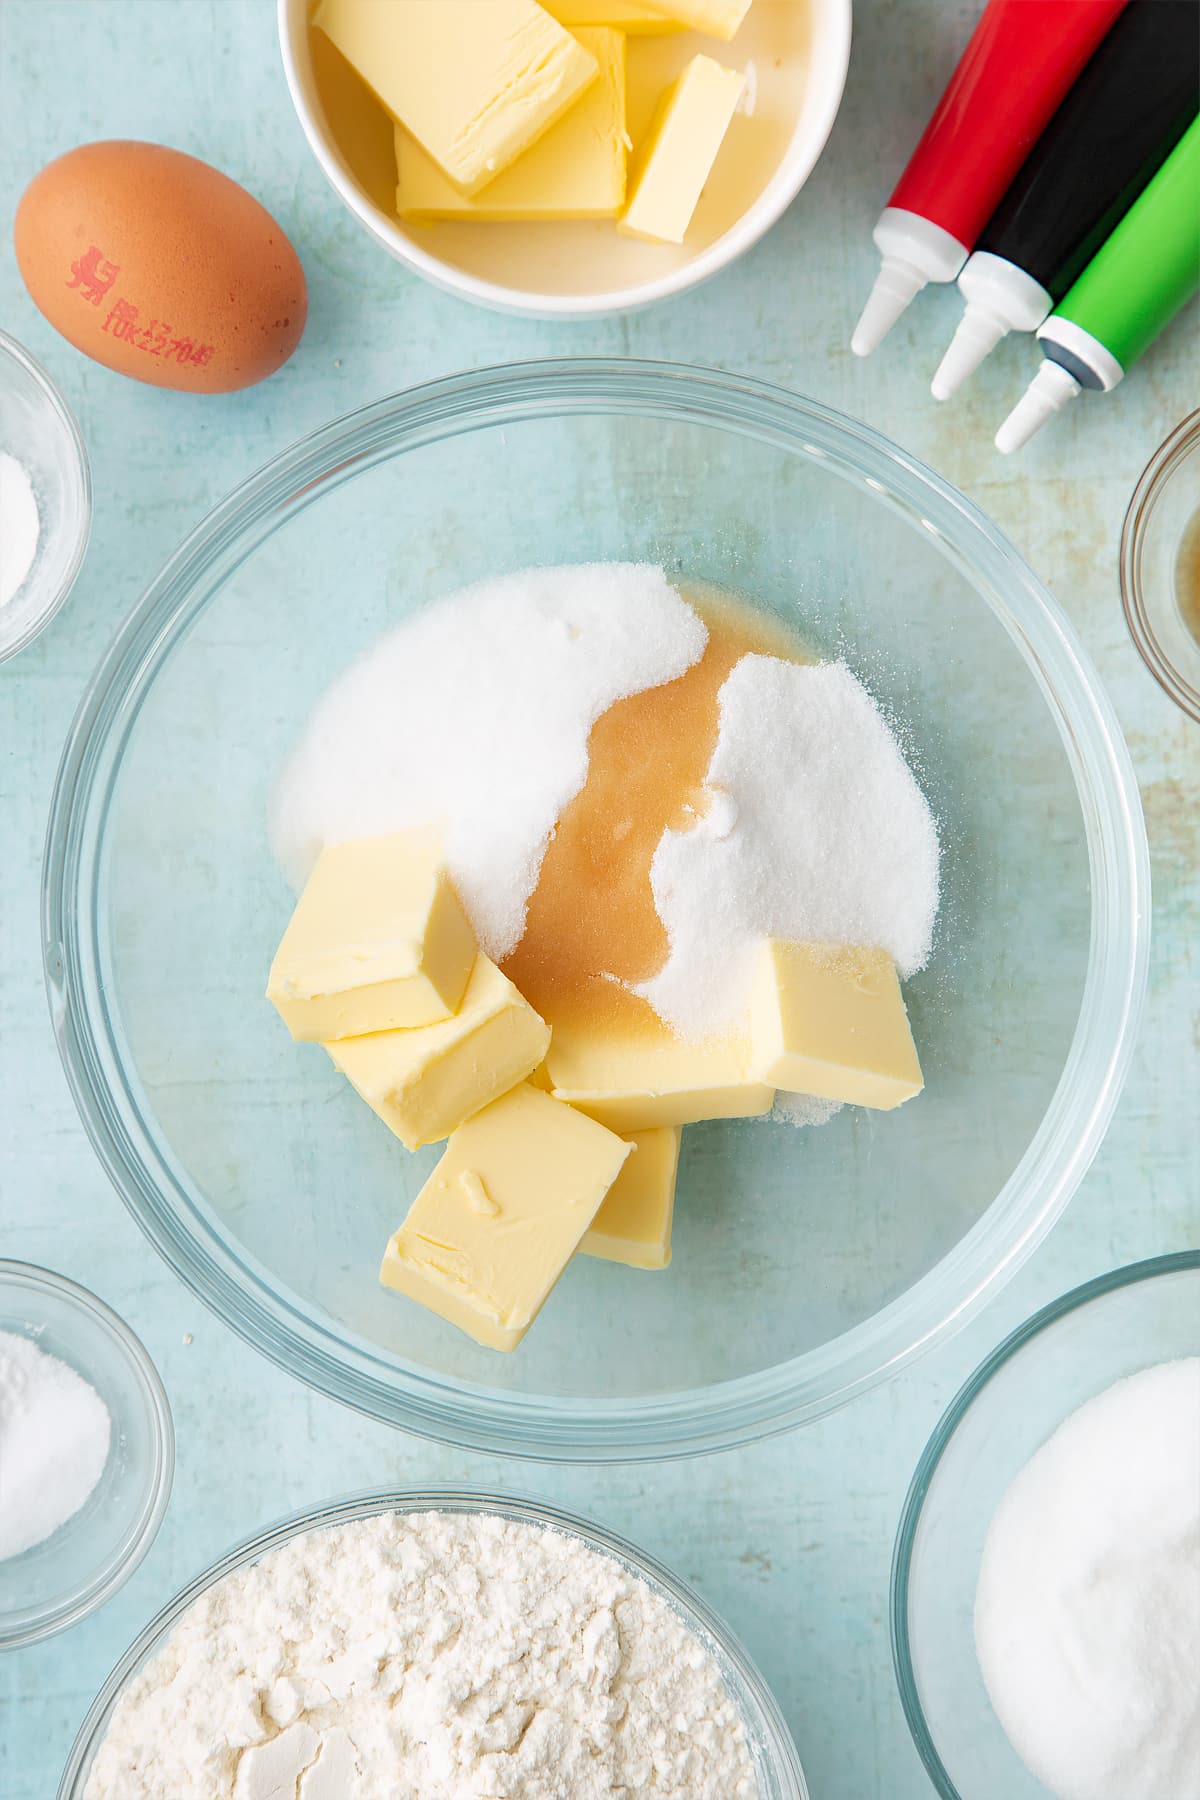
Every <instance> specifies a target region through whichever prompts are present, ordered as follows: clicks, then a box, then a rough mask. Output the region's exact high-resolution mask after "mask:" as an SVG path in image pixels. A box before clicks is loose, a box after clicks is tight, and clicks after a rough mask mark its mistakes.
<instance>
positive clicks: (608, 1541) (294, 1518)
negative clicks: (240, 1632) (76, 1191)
mask: <svg viewBox="0 0 1200 1800" xmlns="http://www.w3.org/2000/svg"><path fill="white" fill-rule="evenodd" d="M387 1512H400V1513H404V1514H409V1513H421V1512H454V1513H495V1514H498V1515H499V1516H501V1517H503V1518H506V1519H510V1520H513V1521H514V1522H517V1523H523V1524H532V1525H541V1526H546V1527H548V1528H549V1529H550V1530H552V1531H558V1532H563V1533H565V1534H566V1535H568V1536H570V1537H577V1538H579V1539H581V1540H582V1542H583V1543H585V1544H586V1545H587V1546H588V1547H589V1549H592V1550H595V1551H598V1552H599V1553H600V1554H601V1555H604V1556H610V1557H613V1558H614V1559H615V1560H616V1561H617V1562H619V1563H621V1564H622V1565H623V1566H624V1567H625V1568H626V1569H628V1570H630V1571H631V1572H632V1573H633V1574H635V1575H638V1576H640V1577H642V1578H643V1579H646V1580H648V1581H649V1583H650V1585H651V1587H656V1588H658V1589H660V1590H661V1591H662V1592H663V1593H664V1594H665V1595H666V1596H667V1599H668V1601H669V1602H670V1603H671V1604H672V1605H673V1606H674V1608H675V1610H676V1612H677V1613H678V1614H679V1616H680V1617H681V1618H682V1620H683V1622H684V1623H685V1625H687V1626H688V1627H689V1629H691V1630H692V1631H694V1632H695V1633H696V1634H697V1635H698V1636H699V1637H700V1638H701V1641H703V1640H704V1638H705V1637H709V1638H711V1639H712V1641H713V1642H714V1643H715V1644H716V1645H717V1646H718V1648H719V1649H720V1651H721V1652H722V1654H723V1655H724V1656H725V1657H726V1658H727V1660H728V1662H729V1664H730V1666H731V1668H732V1669H733V1670H734V1671H735V1673H736V1674H737V1676H738V1678H739V1680H740V1681H741V1682H742V1683H743V1684H744V1685H745V1688H746V1690H747V1692H748V1694H749V1695H750V1698H751V1699H752V1700H753V1701H754V1703H755V1705H756V1707H757V1708H758V1711H759V1714H760V1722H761V1724H762V1727H763V1730H762V1732H761V1734H760V1735H761V1739H762V1742H763V1746H764V1749H765V1750H766V1751H767V1753H768V1755H769V1759H770V1763H771V1768H772V1772H773V1773H774V1774H775V1776H776V1777H777V1779H778V1780H779V1781H780V1783H781V1784H782V1790H783V1791H782V1800H808V1787H807V1785H806V1782H805V1777H804V1770H803V1768H802V1766H801V1763H800V1754H799V1751H798V1750H797V1748H796V1744H795V1740H794V1739H793V1737H792V1734H791V1732H790V1730H789V1729H788V1725H787V1722H786V1720H785V1719H784V1716H783V1713H782V1711H781V1709H780V1706H779V1702H778V1701H777V1700H776V1698H775V1696H774V1694H773V1693H772V1692H771V1690H770V1688H769V1687H768V1686H767V1683H766V1680H765V1679H764V1677H763V1676H762V1674H761V1673H760V1672H759V1669H758V1667H757V1665H756V1664H755V1663H754V1661H753V1659H752V1658H751V1656H750V1654H749V1652H748V1651H747V1650H746V1648H745V1647H744V1645H743V1644H742V1643H741V1641H740V1639H739V1638H738V1637H737V1636H736V1635H735V1634H734V1633H733V1632H732V1631H731V1630H730V1628H729V1626H728V1625H727V1624H726V1623H725V1621H724V1619H722V1618H721V1616H720V1615H719V1613H717V1612H716V1611H715V1610H714V1608H712V1607H711V1606H709V1604H708V1602H707V1601H706V1600H704V1599H702V1598H701V1596H700V1595H699V1594H697V1593H696V1592H695V1591H694V1590H693V1589H692V1588H691V1587H690V1586H689V1585H688V1583H687V1582H686V1581H684V1580H683V1579H682V1578H681V1577H680V1576H678V1575H676V1574H675V1573H674V1572H673V1571H672V1570H670V1569H668V1568H667V1567H666V1565H665V1564H663V1563H661V1562H659V1560H658V1559H657V1557H654V1556H651V1555H650V1554H649V1552H648V1551H645V1550H642V1549H639V1548H638V1547H637V1546H636V1545H634V1544H631V1543H630V1542H629V1541H628V1540H627V1539H625V1538H623V1537H621V1536H619V1535H618V1534H617V1533H616V1532H615V1531H610V1530H609V1529H608V1527H607V1526H604V1525H600V1524H597V1523H596V1522H595V1521H594V1520H592V1519H585V1518H582V1517H581V1516H580V1515H579V1514H577V1513H572V1512H569V1511H567V1510H566V1508H564V1507H559V1506H555V1505H552V1504H551V1503H550V1502H549V1501H546V1500H538V1499H535V1498H534V1497H532V1496H530V1495H524V1494H509V1493H500V1492H498V1491H496V1490H494V1489H489V1488H485V1487H475V1486H463V1487H460V1486H455V1487H447V1488H386V1487H385V1488H365V1489H361V1490H358V1491H356V1492H354V1493H351V1494H345V1495H342V1496H340V1497H339V1498H337V1499H332V1500H326V1501H323V1502H321V1503H320V1504H318V1505H316V1506H311V1507H302V1508H300V1509H299V1510H298V1511H296V1512H292V1513H288V1514H286V1515H285V1516H284V1517H283V1518H280V1519H276V1520H275V1521H274V1523H273V1524H270V1525H268V1526H266V1527H265V1528H264V1529H262V1530H261V1531H256V1532H253V1533H251V1534H250V1536H248V1537H244V1538H241V1539H239V1541H238V1542H237V1543H235V1544H234V1545H232V1547H231V1548H230V1549H228V1550H226V1551H225V1552H223V1554H222V1555H221V1556H219V1557H217V1558H216V1559H215V1560H214V1561H213V1562H211V1563H210V1564H209V1565H208V1567H207V1568H205V1569H203V1570H202V1571H201V1572H200V1573H199V1574H198V1575H195V1576H193V1577H192V1579H191V1580H190V1581H188V1582H187V1583H186V1584H185V1585H184V1586H183V1587H182V1588H180V1589H179V1591H178V1593H176V1594H175V1595H174V1596H173V1597H172V1598H171V1599H170V1600H168V1601H167V1602H166V1604H165V1605H164V1606H162V1607H161V1608H160V1609H159V1611H158V1612H157V1613H156V1614H155V1615H154V1617H153V1618H152V1619H151V1620H150V1622H149V1623H148V1624H147V1625H145V1626H144V1627H143V1629H142V1630H141V1631H140V1632H139V1633H138V1635H137V1637H136V1638H135V1639H134V1641H133V1643H132V1644H130V1646H129V1647H128V1649H127V1650H126V1651H125V1653H124V1654H123V1656H121V1658H120V1659H119V1660H118V1662H117V1663H116V1664H115V1665H114V1666H113V1668H112V1669H111V1670H110V1671H109V1674H108V1676H107V1678H106V1679H105V1682H104V1685H103V1686H102V1687H101V1689H100V1691H99V1693H98V1694H97V1695H96V1698H95V1699H94V1700H93V1702H92V1704H91V1706H90V1707H89V1709H88V1712H87V1716H86V1718H85V1719H84V1721H83V1723H82V1724H81V1725H80V1727H79V1730H78V1732H77V1733H76V1735H75V1741H74V1743H73V1744H72V1746H71V1752H70V1755H69V1757H68V1759H67V1766H66V1768H65V1769H64V1771H63V1775H62V1779H61V1782H60V1784H59V1788H58V1796H57V1800H79V1792H78V1781H79V1776H80V1773H81V1771H82V1769H83V1766H84V1762H85V1759H86V1758H87V1757H88V1756H89V1755H91V1754H92V1752H93V1750H94V1749H96V1748H98V1746H99V1732H100V1731H101V1729H102V1728H103V1727H104V1725H105V1724H106V1723H107V1718H108V1715H109V1713H110V1711H111V1709H112V1708H113V1707H114V1706H115V1704H116V1703H117V1701H118V1700H119V1699H120V1696H121V1694H122V1692H123V1690H124V1688H125V1686H126V1684H127V1683H128V1681H129V1679H130V1677H131V1676H132V1675H133V1674H134V1673H136V1671H137V1669H138V1668H140V1667H141V1666H142V1664H143V1663H144V1662H145V1661H146V1658H147V1657H148V1656H149V1655H150V1654H151V1653H152V1651H153V1650H154V1648H155V1646H156V1643H157V1641H158V1640H160V1639H161V1638H163V1637H164V1636H165V1634H166V1633H167V1632H168V1631H169V1630H170V1629H171V1628H172V1627H173V1626H174V1625H176V1624H177V1623H178V1621H179V1619H180V1618H181V1617H182V1616H183V1614H184V1613H185V1612H186V1611H187V1609H188V1607H190V1606H192V1605H193V1604H194V1603H195V1601H196V1600H198V1599H199V1598H200V1596H201V1595H202V1594H204V1593H206V1592H207V1591H208V1590H209V1589H210V1588H212V1587H213V1586H214V1585H215V1584H216V1583H217V1582H218V1581H220V1580H223V1579H224V1577H225V1576H226V1575H228V1574H230V1573H232V1572H233V1571H234V1570H235V1569H240V1568H244V1567H246V1565H247V1564H249V1563H253V1562H257V1561H259V1560H260V1559H261V1557H263V1556H264V1555H265V1554H267V1553H268V1552H269V1551H271V1550H274V1549H276V1548H278V1546H279V1545H281V1544H283V1543H286V1542H287V1541H288V1540H289V1539H291V1538H294V1537H299V1536H301V1535H302V1533H304V1532H306V1531H316V1530H322V1529H325V1528H327V1527H329V1526H332V1525H344V1524H349V1523H351V1522H353V1521H355V1520H358V1519H367V1518H374V1517H377V1516H378V1515H380V1514H382V1513H387ZM740 1710H741V1709H740V1708H739V1711H740ZM743 1718H744V1715H743Z"/></svg>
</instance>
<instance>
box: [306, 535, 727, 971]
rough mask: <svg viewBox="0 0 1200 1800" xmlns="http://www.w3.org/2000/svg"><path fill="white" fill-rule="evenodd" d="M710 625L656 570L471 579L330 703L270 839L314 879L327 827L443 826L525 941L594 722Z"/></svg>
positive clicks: (341, 831) (449, 845)
mask: <svg viewBox="0 0 1200 1800" xmlns="http://www.w3.org/2000/svg"><path fill="white" fill-rule="evenodd" d="M707 642H708V631H707V627H706V626H705V625H704V623H703V621H702V620H701V619H700V618H699V616H698V615H697V614H696V613H695V612H694V611H693V610H692V608H691V607H690V606H688V604H687V602H686V601H685V600H684V599H683V598H682V596H681V595H680V594H679V593H677V592H676V590H675V589H674V588H673V587H672V586H671V584H670V583H669V582H668V581H667V578H666V576H665V575H664V573H663V571H662V570H661V569H657V568H652V567H650V566H648V565H644V564H635V563H599V564H583V565H579V566H577V567H568V568H550V569H527V570H525V571H524V572H522V573H521V574H516V575H506V576H502V577H500V578H499V579H497V580H495V581H484V582H480V583H478V584H477V585H476V586H474V587H469V588H464V589H463V590H461V591H460V592H459V593H457V594H452V595H449V596H448V597H447V598H445V599H443V600H440V601H438V602H436V603H435V604H434V605H432V606H428V607H425V608H424V609H423V610H422V611H420V612H418V613H417V614H415V615H414V616H413V617H412V618H410V619H408V620H406V621H405V622H404V623H403V624H402V625H399V626H397V627H396V629H395V630H393V631H391V632H388V633H387V634H386V636H384V637H383V638H381V639H380V640H379V641H378V642H377V643H375V644H373V645H372V646H371V647H370V648H369V649H368V650H367V651H366V652H365V653H364V654H363V655H362V656H361V657H360V658H359V659H358V661H357V662H355V663H353V664H352V665H351V667H350V668H349V669H347V670H346V672H345V673H344V674H343V675H341V676H339V677H338V679H337V680H336V681H335V682H334V683H333V685H332V686H331V687H330V688H329V689H328V691H327V692H326V694H325V695H324V697H323V698H322V699H321V701H320V702H319V703H318V705H317V707H316V710H315V711H314V713H313V716H312V718H311V720H310V721H309V724H308V726H307V728H306V730H305V733H304V736H303V737H302V739H301V741H300V743H299V745H298V746H297V748H296V750H295V752H294V754H293V756H292V757H291V759H290V761H289V763H288V765H287V767H286V769H285V770H284V773H283V776H282V779H281V781H280V783H279V788H278V792H277V795H276V800H275V807H274V813H273V819H272V832H271V836H272V844H273V847H274V850H275V854H276V857H277V859H278V860H279V862H280V864H281V866H282V867H283V869H284V871H285V873H286V874H287V875H288V877H289V879H291V880H292V882H293V883H294V885H296V886H297V887H300V886H303V883H304V881H305V879H306V878H307V876H308V872H309V869H310V868H311V867H312V864H313V863H314V862H315V860H316V857H317V855H318V853H319V851H320V850H321V848H322V847H323V846H324V845H325V844H327V843H339V842H345V841H346V840H348V839H350V838H355V837H372V836H376V835H379V836H382V835H384V834H386V833H388V832H392V831H402V830H404V829H406V828H407V827H409V826H414V825H430V824H438V825H441V826H442V828H443V829H444V831H445V833H446V857H447V863H448V865H449V868H450V872H451V874H452V875H453V877H454V880H455V883H456V885H457V887H458V889H459V892H460V894H461V895H462V899H463V903H464V905H465V906H466V907H467V910H468V912H469V913H470V916H471V922H472V924H473V925H474V927H475V930H476V933H477V935H478V937H479V941H480V943H481V944H482V946H483V948H484V949H485V950H486V951H487V953H488V955H489V956H491V957H492V958H493V959H495V960H496V961H499V960H500V959H501V958H503V957H504V956H506V955H507V954H508V952H509V951H510V950H512V949H514V948H515V946H516V945H517V943H518V942H519V940H520V937H521V934H522V932H523V931H524V929H525V908H526V905H527V903H528V900H529V896H530V894H531V893H532V892H533V889H534V887H535V886H536V884H537V878H538V872H539V870H540V868H541V864H542V857H543V855H544V854H545V849H546V844H547V843H548V841H549V838H550V833H551V832H552V831H553V829H554V826H555V824H556V822H557V820H558V819H559V817H560V815H561V814H562V812H563V810H564V808H565V807H566V805H567V803H568V802H569V801H570V800H572V799H574V797H575V795H576V794H577V793H578V792H579V790H580V788H581V787H582V786H583V784H584V782H585V781H586V779H587V768H588V750H587V747H588V736H589V734H590V732H591V728H592V726H593V724H594V723H595V721H596V720H597V719H598V718H599V717H600V715H601V713H603V712H606V711H607V710H608V708H609V707H610V706H611V705H612V704H613V703H614V702H615V701H617V700H620V699H623V698H625V696H626V695H629V694H634V693H639V692H640V691H641V690H642V689H643V688H648V687H657V686H658V685H659V684H660V683H661V682H664V681H671V680H673V679H674V677H675V676H677V675H682V674H683V672H684V670H685V669H689V668H691V666H692V664H693V663H694V662H697V661H699V659H700V657H701V656H702V655H703V653H704V647H705V645H706V643H707Z"/></svg>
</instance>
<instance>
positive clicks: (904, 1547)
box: [888, 1250, 1200, 1800]
mask: <svg viewBox="0 0 1200 1800" xmlns="http://www.w3.org/2000/svg"><path fill="white" fill-rule="evenodd" d="M1182 1272H1189V1273H1197V1274H1200V1250H1177V1251H1172V1252H1170V1253H1169V1254H1167V1255H1164V1256H1150V1257H1145V1258H1143V1259H1142V1260H1141V1261H1140V1262H1134V1263H1125V1264H1123V1265H1122V1266H1121V1267H1120V1268H1117V1269H1110V1270H1108V1271H1106V1273H1105V1274H1103V1275H1096V1276H1094V1277H1093V1278H1092V1279H1091V1280H1090V1281H1084V1282H1081V1283H1080V1284H1079V1286H1078V1287H1074V1288H1071V1289H1070V1290H1069V1291H1068V1292H1067V1293H1065V1294H1060V1295H1059V1296H1058V1298H1057V1299H1055V1300H1051V1301H1049V1302H1048V1303H1047V1304H1046V1305H1045V1306H1043V1307H1040V1308H1039V1310H1038V1311H1037V1312H1035V1313H1032V1314H1031V1315H1030V1316H1029V1318H1027V1319H1025V1320H1024V1321H1023V1322H1022V1323H1021V1324H1020V1325H1018V1326H1016V1327H1015V1329H1014V1330H1012V1331H1011V1332H1009V1334H1008V1336H1007V1337H1006V1338H1004V1339H1003V1341H1002V1342H1001V1343H999V1344H997V1345H996V1347H995V1349H994V1350H991V1351H989V1352H988V1354H987V1356H985V1357H984V1359H983V1361H982V1362H981V1363H980V1364H979V1365H978V1367H977V1368H976V1369H974V1370H973V1371H972V1373H971V1374H970V1375H969V1376H968V1377H967V1379H966V1381H964V1383H963V1385H962V1386H961V1387H960V1388H959V1390H958V1392H957V1394H955V1396H954V1398H953V1400H951V1402H950V1404H949V1406H948V1407H947V1408H946V1410H945V1412H944V1413H943V1414H942V1416H941V1418H940V1419H939V1420H938V1422H937V1424H936V1425H935V1427H934V1429H933V1432H932V1434H931V1436H930V1438H929V1441H928V1443H927V1444H926V1445H925V1448H924V1450H923V1451H922V1452H921V1457H920V1460H919V1462H918V1463H917V1467H916V1469H915V1471H914V1473H913V1478H912V1480H911V1482H910V1483H909V1487H908V1493H907V1494H906V1495H905V1499H904V1507H903V1510H902V1512H901V1515H900V1524H899V1526H898V1528H897V1531H896V1542H895V1547H894V1549H893V1551H892V1570H891V1584H890V1586H891V1592H890V1595H889V1602H888V1614H889V1621H890V1632H891V1641H892V1666H893V1668H894V1670H895V1674H896V1685H897V1686H898V1688H899V1690H900V1704H901V1706H902V1707H903V1709H904V1717H905V1720H906V1722H907V1724H908V1729H909V1732H910V1733H911V1735H912V1740H913V1743H914V1745H915V1746H916V1750H917V1754H918V1755H919V1756H920V1758H921V1761H922V1763H923V1764H924V1766H925V1772H926V1774H927V1775H928V1776H929V1779H930V1781H931V1782H932V1783H933V1786H934V1787H935V1788H936V1790H937V1792H938V1794H939V1796H940V1797H941V1800H966V1797H965V1796H964V1795H963V1794H962V1793H960V1791H959V1789H958V1788H957V1787H956V1786H955V1784H954V1782H953V1780H952V1779H951V1777H950V1773H949V1771H948V1770H947V1768H946V1766H945V1764H944V1763H943V1762H942V1759H941V1756H940V1755H939V1753H938V1749H937V1746H936V1744H935V1743H934V1740H933V1733H932V1731H931V1730H930V1727H929V1722H928V1720H927V1718H926V1716H925V1708H924V1706H923V1705H922V1702H921V1694H920V1688H919V1686H918V1683H917V1678H916V1672H915V1670H914V1668H913V1659H912V1651H911V1647H910V1644H909V1637H908V1596H909V1587H910V1580H909V1576H910V1570H911V1567H912V1553H913V1547H914V1545H915V1543H916V1537H917V1531H918V1528H919V1526H920V1523H921V1515H922V1513H923V1512H924V1509H925V1501H926V1499H927V1498H928V1495H929V1490H930V1488H931V1487H932V1486H933V1481H934V1477H935V1476H936V1474H937V1471H938V1467H939V1465H940V1463H941V1460H942V1457H943V1456H944V1455H945V1453H946V1451H947V1449H948V1448H949V1445H950V1442H951V1440H952V1439H953V1437H954V1435H955V1433H956V1432H957V1430H958V1428H959V1426H960V1425H961V1424H962V1422H963V1420H964V1419H965V1418H966V1416H967V1414H968V1413H969V1412H970V1410H971V1408H972V1407H973V1406H974V1404H975V1402H976V1401H977V1400H978V1399H979V1397H980V1396H981V1395H982V1394H983V1392H984V1390H985V1389H986V1388H987V1387H988V1386H989V1384H990V1383H991V1382H992V1381H993V1380H994V1379H995V1377H996V1376H997V1375H999V1374H1000V1372H1001V1370H1003V1369H1005V1368H1007V1366H1008V1364H1009V1363H1010V1362H1011V1361H1012V1360H1013V1358H1014V1357H1016V1356H1017V1355H1019V1354H1020V1352H1021V1351H1022V1350H1024V1349H1026V1348H1027V1347H1028V1346H1029V1345H1030V1344H1032V1343H1034V1342H1035V1340H1036V1339H1037V1338H1039V1337H1040V1336H1041V1335H1042V1333H1043V1332H1044V1331H1047V1330H1049V1329H1050V1327H1051V1326H1054V1325H1057V1324H1059V1323H1060V1322H1061V1321H1062V1320H1063V1319H1065V1318H1068V1317H1069V1316H1070V1315H1071V1314H1072V1313H1074V1312H1079V1311H1082V1309H1083V1308H1084V1307H1087V1306H1091V1305H1092V1304H1094V1303H1095V1302H1097V1301H1102V1300H1106V1299H1107V1298H1108V1297H1109V1295H1111V1294H1115V1293H1119V1292H1121V1290H1122V1289H1123V1288H1127V1287H1136V1286H1137V1285H1138V1284H1139V1283H1141V1282H1144V1281H1156V1280H1158V1279H1160V1278H1161V1277H1162V1276H1164V1275H1177V1274H1180V1273H1182Z"/></svg>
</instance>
